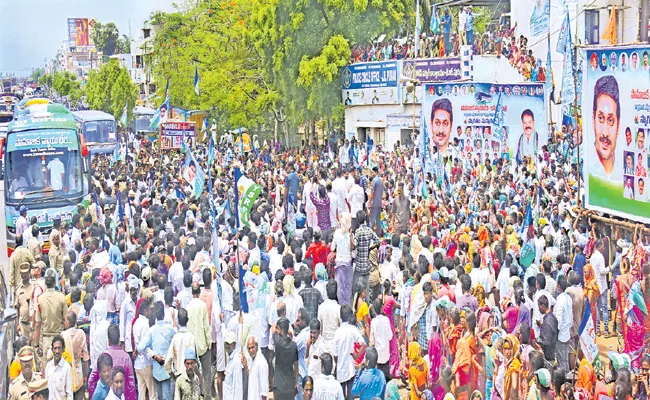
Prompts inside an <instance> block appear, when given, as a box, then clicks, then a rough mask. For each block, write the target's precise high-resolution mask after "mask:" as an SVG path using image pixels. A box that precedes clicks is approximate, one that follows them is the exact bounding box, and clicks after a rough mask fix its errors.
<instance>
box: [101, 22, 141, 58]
mask: <svg viewBox="0 0 650 400" xmlns="http://www.w3.org/2000/svg"><path fill="white" fill-rule="evenodd" d="M92 40H93V42H94V43H95V46H96V47H97V49H98V50H99V51H101V52H102V53H104V55H105V56H112V55H113V54H122V53H128V52H129V51H130V49H131V42H130V40H129V38H128V37H126V35H122V37H120V31H119V30H118V29H117V26H116V25H115V24H114V23H113V22H108V23H106V24H102V23H100V22H96V23H95V27H94V29H93V31H92Z"/></svg>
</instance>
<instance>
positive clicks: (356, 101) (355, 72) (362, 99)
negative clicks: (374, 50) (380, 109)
mask: <svg viewBox="0 0 650 400" xmlns="http://www.w3.org/2000/svg"><path fill="white" fill-rule="evenodd" d="M398 70H399V68H398V62H397V61H382V62H370V63H360V64H352V65H348V66H346V67H344V68H343V71H342V73H341V75H342V86H343V104H345V105H346V106H358V105H362V104H399V91H398V87H397V81H398V79H399V71H398Z"/></svg>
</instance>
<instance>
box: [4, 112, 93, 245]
mask: <svg viewBox="0 0 650 400" xmlns="http://www.w3.org/2000/svg"><path fill="white" fill-rule="evenodd" d="M1 154H2V159H3V161H4V176H5V179H4V200H5V209H4V213H5V223H6V230H7V249H8V254H9V255H11V253H12V252H13V249H14V248H15V246H16V220H17V219H18V218H19V216H20V212H19V211H20V209H21V208H23V207H24V208H26V210H27V221H30V220H31V218H32V217H36V221H37V223H38V226H39V227H40V228H41V235H43V239H44V240H45V246H44V251H46V252H47V251H48V250H49V234H50V232H51V231H52V225H53V221H54V218H56V217H60V218H61V221H71V220H72V217H73V215H74V214H76V213H77V205H78V204H80V203H84V204H88V202H89V201H90V159H89V152H88V148H87V147H86V144H85V142H84V139H83V136H82V135H81V134H80V133H79V131H78V130H77V123H76V121H75V119H74V116H73V115H72V113H71V112H70V111H69V110H68V109H67V108H65V107H64V106H63V105H61V104H56V103H46V104H33V105H26V106H25V107H24V108H23V109H22V110H21V112H20V113H19V114H17V116H16V117H15V118H14V120H13V121H12V122H11V123H10V124H9V128H8V131H7V138H6V140H4V141H3V142H2V153H1Z"/></svg>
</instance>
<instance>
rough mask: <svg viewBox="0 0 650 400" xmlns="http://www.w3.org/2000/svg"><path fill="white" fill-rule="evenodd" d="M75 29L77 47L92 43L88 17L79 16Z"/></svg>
mask: <svg viewBox="0 0 650 400" xmlns="http://www.w3.org/2000/svg"><path fill="white" fill-rule="evenodd" d="M75 31H76V32H75V43H76V45H77V47H80V46H88V45H89V44H90V37H89V36H90V34H89V31H88V18H77V19H76V20H75Z"/></svg>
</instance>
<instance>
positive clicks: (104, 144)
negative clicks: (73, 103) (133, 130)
mask: <svg viewBox="0 0 650 400" xmlns="http://www.w3.org/2000/svg"><path fill="white" fill-rule="evenodd" d="M72 114H73V115H74V118H75V119H76V120H77V127H78V129H79V132H80V133H81V134H82V135H83V137H84V139H85V140H86V145H87V146H88V150H89V151H90V154H108V153H112V152H113V151H115V146H116V145H117V133H116V132H117V127H116V125H115V118H114V117H113V116H112V115H110V114H107V113H105V112H103V111H94V110H87V111H75V112H73V113H72Z"/></svg>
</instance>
